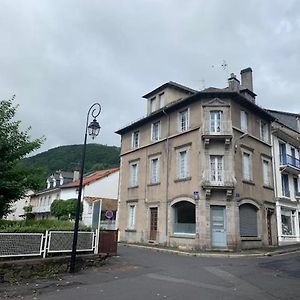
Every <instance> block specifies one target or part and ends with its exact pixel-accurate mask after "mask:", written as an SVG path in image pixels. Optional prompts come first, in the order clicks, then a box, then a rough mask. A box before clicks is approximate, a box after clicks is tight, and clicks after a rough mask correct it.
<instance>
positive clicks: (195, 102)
mask: <svg viewBox="0 0 300 300" xmlns="http://www.w3.org/2000/svg"><path fill="white" fill-rule="evenodd" d="M255 97H256V94H255V93H254V92H253V84H252V70H251V68H247V69H245V70H242V71H241V84H240V81H239V80H238V79H237V78H236V76H235V75H234V74H231V77H230V78H229V79H228V87H226V88H224V89H217V88H208V89H205V90H202V91H196V90H193V89H190V88H187V87H185V86H182V85H179V84H177V83H174V82H168V83H166V84H163V85H162V86H160V87H158V88H156V89H155V90H153V91H151V92H149V93H147V94H146V95H145V96H144V98H145V99H146V101H147V116H146V117H145V118H143V119H140V120H139V121H137V122H134V123H132V124H131V125H129V126H126V127H124V128H122V129H120V130H118V131H117V132H116V133H118V134H120V135H121V137H122V143H121V166H120V183H119V208H118V210H119V218H118V227H119V230H120V240H121V241H126V242H137V243H148V242H151V243H158V244H162V245H165V246H172V247H179V248H187V249H210V248H228V249H234V248H247V247H259V246H263V245H271V244H276V243H277V229H276V217H275V214H274V211H275V200H274V194H273V177H272V176H273V175H272V153H271V140H270V124H271V122H272V121H273V120H274V117H273V116H272V115H271V114H269V113H268V112H267V111H266V110H264V109H262V108H261V107H259V106H258V105H256V103H255Z"/></svg>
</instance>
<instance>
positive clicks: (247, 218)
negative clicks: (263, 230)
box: [239, 203, 258, 237]
mask: <svg viewBox="0 0 300 300" xmlns="http://www.w3.org/2000/svg"><path fill="white" fill-rule="evenodd" d="M239 212H240V236H241V237H257V235H258V233H257V207H256V206H254V205H252V204H249V203H246V204H242V205H241V206H240V207H239Z"/></svg>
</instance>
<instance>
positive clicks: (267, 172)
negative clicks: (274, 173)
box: [262, 159, 271, 186]
mask: <svg viewBox="0 0 300 300" xmlns="http://www.w3.org/2000/svg"><path fill="white" fill-rule="evenodd" d="M262 163H263V165H262V167H263V183H264V185H265V186H271V168H270V161H269V160H265V159H263V161H262Z"/></svg>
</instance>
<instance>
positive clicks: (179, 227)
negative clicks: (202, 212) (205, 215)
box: [173, 222, 196, 234]
mask: <svg viewBox="0 0 300 300" xmlns="http://www.w3.org/2000/svg"><path fill="white" fill-rule="evenodd" d="M173 232H174V234H176V233H177V234H194V233H195V232H196V224H195V223H176V222H175V223H174V227H173Z"/></svg>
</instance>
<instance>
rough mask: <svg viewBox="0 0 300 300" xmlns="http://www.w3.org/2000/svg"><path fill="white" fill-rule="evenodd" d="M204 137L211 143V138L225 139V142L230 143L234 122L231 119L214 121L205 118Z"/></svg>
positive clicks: (207, 142)
mask: <svg viewBox="0 0 300 300" xmlns="http://www.w3.org/2000/svg"><path fill="white" fill-rule="evenodd" d="M202 138H203V139H204V141H205V144H209V143H210V140H215V139H218V140H224V142H225V144H230V141H231V139H232V123H231V120H224V121H218V122H213V121H212V120H204V121H203V127H202Z"/></svg>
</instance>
